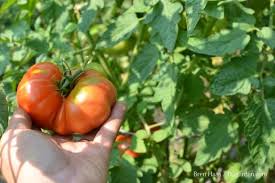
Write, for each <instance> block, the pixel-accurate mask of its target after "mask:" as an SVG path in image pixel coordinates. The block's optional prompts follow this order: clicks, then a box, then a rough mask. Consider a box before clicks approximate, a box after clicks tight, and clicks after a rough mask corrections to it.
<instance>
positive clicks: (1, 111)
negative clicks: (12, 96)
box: [0, 88, 9, 136]
mask: <svg viewBox="0 0 275 183" xmlns="http://www.w3.org/2000/svg"><path fill="white" fill-rule="evenodd" d="M8 117H9V111H8V102H7V99H6V95H5V93H4V92H3V90H2V89H1V88H0V136H1V135H2V134H3V133H4V131H5V130H6V128H7V126H8Z"/></svg>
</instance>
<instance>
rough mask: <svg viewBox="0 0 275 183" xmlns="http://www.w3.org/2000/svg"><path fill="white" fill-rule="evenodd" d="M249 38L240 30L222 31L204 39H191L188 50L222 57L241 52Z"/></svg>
mask: <svg viewBox="0 0 275 183" xmlns="http://www.w3.org/2000/svg"><path fill="white" fill-rule="evenodd" d="M249 41H250V36H249V35H247V34H246V33H245V32H244V31H241V30H224V31H221V32H220V33H216V34H214V35H212V36H210V37H208V38H206V39H202V38H195V37H191V38H189V39H188V48H189V49H190V50H192V51H193V52H196V53H201V54H206V55H214V56H222V55H225V54H232V53H234V52H235V51H238V50H242V49H244V48H245V46H246V45H247V44H248V43H249Z"/></svg>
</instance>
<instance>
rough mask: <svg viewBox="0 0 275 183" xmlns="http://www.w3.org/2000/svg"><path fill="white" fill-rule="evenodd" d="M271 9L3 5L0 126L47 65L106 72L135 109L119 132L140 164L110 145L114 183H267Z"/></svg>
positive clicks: (233, 4) (272, 120)
mask: <svg viewBox="0 0 275 183" xmlns="http://www.w3.org/2000/svg"><path fill="white" fill-rule="evenodd" d="M274 10H275V6H274V0H262V1H259V0H247V1H245V0H115V1H109V0H88V1H84V0H74V1H73V0H63V1H61V0H47V1H41V0H29V1H26V0H19V1H14V0H5V1H4V0H0V30H1V31H0V80H1V83H0V88H1V91H0V104H1V105H0V121H1V127H0V130H1V132H3V131H4V129H5V128H6V126H7V120H8V117H9V116H10V115H11V114H12V112H13V110H14V108H15V107H16V105H17V103H16V92H17V88H18V84H19V82H20V80H21V78H22V77H23V75H24V74H25V73H26V72H27V70H28V69H29V68H30V67H31V66H32V65H34V64H39V63H40V62H44V61H45V60H51V62H52V63H53V64H55V65H57V66H58V67H59V68H62V65H63V64H66V65H68V67H70V68H72V70H73V71H74V70H77V69H84V68H87V69H97V70H99V71H100V73H102V74H103V75H105V76H104V77H106V78H108V79H109V80H110V81H111V82H112V83H113V85H114V86H115V88H116V89H117V98H118V100H123V101H124V102H126V103H127V105H128V111H127V115H126V118H125V122H124V123H123V125H122V127H121V132H126V134H130V135H131V146H130V147H129V150H131V151H132V152H135V153H137V154H139V155H140V156H139V157H138V158H133V157H131V156H127V155H122V154H121V153H120V152H119V150H118V149H116V148H114V150H113V153H112V158H111V163H110V169H109V172H110V174H109V182H120V183H124V182H125V183H128V182H133V183H135V182H142V183H143V182H146V183H151V182H152V183H153V182H158V183H164V182H169V183H170V182H171V183H178V182H180V183H192V182H194V183H197V182H226V183H236V182H272V181H273V180H274V165H275V156H274V154H275V153H274V152H275V145H274V139H275V138H274V137H275V125H274V124H275V117H274V116H275V75H274V73H275V64H274V63H275V59H274V53H275V52H274V48H275V30H274ZM54 70H55V69H54ZM51 72H52V71H51ZM54 72H57V71H54ZM62 74H64V73H62ZM58 75H59V74H58ZM53 76H57V75H55V74H53ZM60 77H61V76H58V79H60ZM104 81H105V80H104ZM52 86H53V85H52ZM20 87H21V86H19V88H20ZM43 87H45V86H43ZM48 87H49V86H48ZM46 90H47V91H48V92H49V88H47V87H46ZM46 90H45V91H46ZM34 92H35V91H34ZM53 93H54V92H53ZM64 93H67V92H64ZM72 94H73V93H71V94H69V95H68V96H67V98H66V100H68V99H69V100H72V98H73V97H72ZM52 97H54V95H52ZM107 98H108V97H107ZM108 101H109V100H108ZM110 101H111V100H110ZM41 102H42V103H43V101H41ZM49 103H51V102H49ZM51 105H52V104H51ZM108 106H109V105H108ZM38 108H39V106H38ZM53 108H54V107H52V108H51V109H50V108H49V113H51V112H50V111H54V109H53ZM56 108H59V107H56ZM43 115H44V114H43ZM106 115H107V114H106ZM43 124H44V123H43ZM126 144H129V143H126ZM124 145H125V144H124ZM124 145H122V146H124ZM127 146H128V145H127ZM124 147H125V146H124ZM200 173H201V174H200ZM125 177H127V179H125Z"/></svg>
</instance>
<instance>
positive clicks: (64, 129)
mask: <svg viewBox="0 0 275 183" xmlns="http://www.w3.org/2000/svg"><path fill="white" fill-rule="evenodd" d="M61 79H62V73H61V71H60V70H59V68H58V67H57V66H56V65H54V64H52V63H49V62H44V63H38V64H35V65H34V66H32V67H31V68H30V69H29V70H28V71H27V73H26V74H25V75H24V76H23V78H22V80H21V81H20V83H19V85H18V88H17V96H16V97H17V102H18V105H19V106H20V107H21V108H23V109H24V110H25V111H26V112H28V113H29V114H30V116H31V118H32V120H33V122H34V123H35V124H36V125H37V126H39V127H41V128H45V129H50V130H53V131H55V132H57V133H58V134H61V135H69V134H72V133H79V134H85V133H87V132H89V131H91V130H93V129H95V128H97V127H99V126H100V125H101V124H102V123H103V122H104V121H106V120H107V118H108V117H109V115H110V112H111V108H112V106H113V105H114V103H115V102H116V89H115V87H114V86H113V84H112V83H111V82H110V81H109V80H108V79H106V78H105V77H104V76H103V75H101V74H100V73H99V72H96V71H94V70H88V71H85V72H84V73H82V74H81V75H80V77H79V78H78V79H77V80H76V84H75V86H74V87H73V89H72V90H71V91H70V93H69V94H68V95H67V96H66V97H64V96H62V95H61V92H60V91H59V88H58V83H59V82H60V80H61Z"/></svg>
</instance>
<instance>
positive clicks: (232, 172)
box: [224, 163, 241, 183]
mask: <svg viewBox="0 0 275 183" xmlns="http://www.w3.org/2000/svg"><path fill="white" fill-rule="evenodd" d="M240 173H241V164H240V163H230V164H229V167H228V169H227V170H226V171H225V172H224V180H225V181H226V182H227V183H236V182H237V180H238V178H239V176H240Z"/></svg>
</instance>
